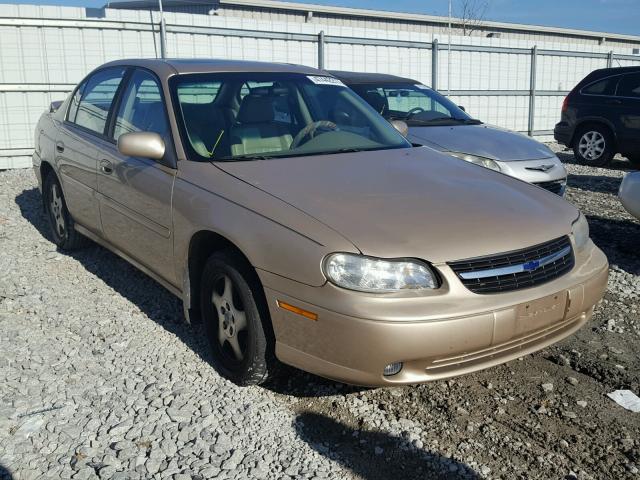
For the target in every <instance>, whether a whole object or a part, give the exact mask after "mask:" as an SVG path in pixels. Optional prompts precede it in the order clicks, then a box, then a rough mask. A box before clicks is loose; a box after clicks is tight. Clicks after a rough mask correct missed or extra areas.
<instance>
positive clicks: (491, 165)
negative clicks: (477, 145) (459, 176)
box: [449, 152, 500, 172]
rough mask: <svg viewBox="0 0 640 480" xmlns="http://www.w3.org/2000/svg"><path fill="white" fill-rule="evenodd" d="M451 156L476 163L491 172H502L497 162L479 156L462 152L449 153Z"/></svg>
mask: <svg viewBox="0 0 640 480" xmlns="http://www.w3.org/2000/svg"><path fill="white" fill-rule="evenodd" d="M449 155H453V156H454V157H456V158H459V159H460V160H464V161H466V162H471V163H475V164H476V165H480V166H481V167H485V168H490V169H491V170H495V171H496V172H499V171H500V165H498V164H497V162H495V161H493V160H491V159H490V158H485V157H478V156H477V155H469V154H468V153H460V152H449Z"/></svg>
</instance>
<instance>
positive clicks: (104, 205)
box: [98, 69, 176, 284]
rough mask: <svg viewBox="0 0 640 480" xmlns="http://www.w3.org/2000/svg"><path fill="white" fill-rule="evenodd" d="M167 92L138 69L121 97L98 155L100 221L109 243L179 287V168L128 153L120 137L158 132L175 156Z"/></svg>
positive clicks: (150, 75)
mask: <svg viewBox="0 0 640 480" xmlns="http://www.w3.org/2000/svg"><path fill="white" fill-rule="evenodd" d="M161 92H162V90H161V89H160V85H159V83H158V80H157V79H156V78H155V76H154V75H153V74H152V73H151V72H149V71H147V70H143V69H136V70H135V71H134V72H133V73H132V75H131V77H130V79H129V81H128V84H127V86H126V88H125V89H124V90H123V94H122V95H121V96H120V99H119V103H118V105H117V106H116V108H117V110H116V113H115V116H114V119H113V121H112V124H113V125H112V127H111V134H110V136H111V139H110V141H104V142H103V146H102V148H101V149H100V153H99V156H98V192H99V199H100V217H101V219H102V228H103V230H104V235H105V237H106V238H107V240H108V241H109V242H110V243H111V244H112V245H113V246H115V247H116V248H118V249H119V250H121V251H122V252H124V253H125V254H127V255H128V256H130V257H132V258H133V259H134V260H136V261H138V262H139V263H141V264H142V265H143V266H144V267H146V268H148V269H150V270H151V271H153V272H154V273H156V274H157V275H159V276H161V277H162V278H163V279H164V280H166V281H167V282H169V283H172V284H175V282H176V279H175V271H174V267H173V265H174V264H173V231H172V216H171V212H172V211H171V194H172V191H173V182H174V178H175V169H173V168H170V167H168V166H166V165H165V164H164V163H165V162H161V161H160V162H159V161H155V160H151V159H148V158H138V157H130V156H126V155H122V154H121V153H120V152H119V151H118V147H117V139H118V138H119V137H120V135H122V134H125V133H130V132H156V133H158V134H160V135H161V136H162V137H163V138H164V140H165V144H166V145H167V153H166V155H172V151H173V148H172V147H171V145H172V143H171V140H170V132H169V128H168V121H167V114H166V110H165V106H164V101H163V98H162V93H161Z"/></svg>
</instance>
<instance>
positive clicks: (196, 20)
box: [0, 5, 640, 169]
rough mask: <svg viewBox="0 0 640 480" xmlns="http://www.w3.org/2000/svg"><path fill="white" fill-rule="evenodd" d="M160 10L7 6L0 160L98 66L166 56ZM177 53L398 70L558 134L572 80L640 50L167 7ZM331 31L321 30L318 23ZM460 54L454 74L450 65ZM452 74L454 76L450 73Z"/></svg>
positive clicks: (498, 114)
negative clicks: (175, 10) (557, 124)
mask: <svg viewBox="0 0 640 480" xmlns="http://www.w3.org/2000/svg"><path fill="white" fill-rule="evenodd" d="M159 20H160V19H159V17H158V14H157V12H148V11H127V10H110V9H106V10H102V9H81V8H68V7H43V6H28V5H0V169H2V168H15V167H24V166H29V165H30V157H29V156H30V155H31V152H32V145H33V129H34V127H35V124H36V122H37V119H38V117H39V116H40V114H41V113H42V111H43V110H44V109H45V108H47V106H48V105H49V103H50V102H51V101H52V100H58V99H62V98H64V97H65V96H66V94H67V93H68V92H69V91H71V90H72V88H73V86H74V85H75V84H76V83H77V82H78V81H79V80H80V79H81V78H82V77H83V76H84V75H86V73H88V72H89V71H90V70H91V69H93V68H94V67H96V66H98V65H100V64H102V63H104V62H107V61H110V60H113V59H118V58H126V57H137V58H140V57H147V58H148V57H160V36H159V24H160V22H159ZM165 20H166V31H167V45H166V49H167V55H168V56H169V57H215V58H234V59H246V60H263V61H274V62H288V63H298V64H304V65H311V66H318V65H319V62H321V63H323V65H324V67H325V68H327V69H338V70H356V71H371V72H382V73H392V74H396V75H401V76H406V77H411V78H415V79H417V80H420V81H421V82H423V83H425V84H427V85H433V86H435V87H436V88H438V89H439V90H440V91H443V92H445V93H446V92H448V91H449V89H450V94H451V96H452V97H453V98H454V100H455V101H456V102H457V103H459V104H462V105H464V106H465V107H466V109H467V111H468V112H469V113H470V114H471V115H473V116H475V117H477V118H480V119H482V120H483V121H485V122H488V123H492V124H496V125H500V126H503V127H506V128H510V129H513V130H517V131H521V132H525V133H529V134H532V135H540V136H548V135H549V134H550V131H551V129H552V128H553V125H554V124H555V122H556V121H557V119H558V116H559V111H560V104H561V102H562V98H563V97H564V95H566V93H567V91H568V90H569V89H570V88H571V87H573V85H575V84H576V83H577V82H578V81H579V80H580V79H582V78H583V77H584V76H585V75H586V74H587V73H589V72H590V71H592V70H594V69H596V68H602V67H605V66H607V65H613V66H618V65H620V66H623V65H640V56H632V55H625V54H622V53H617V52H613V51H609V50H608V49H607V47H606V46H587V45H584V46H579V45H578V47H584V50H583V51H576V50H577V47H576V44H575V43H569V42H567V43H566V44H559V43H557V42H554V43H552V42H547V43H545V42H538V45H537V46H535V48H534V46H533V45H529V44H527V43H526V42H525V41H519V40H503V39H491V38H480V37H452V41H451V44H452V45H451V49H450V50H451V58H450V60H449V59H448V58H447V55H448V51H449V48H448V46H447V45H446V44H445V42H443V40H445V39H440V42H438V39H437V38H434V35H429V34H417V33H411V32H400V31H398V32H392V31H384V30H371V29H361V28H352V27H338V26H336V27H328V26H326V25H324V26H322V27H320V26H319V25H314V24H312V23H309V24H305V23H294V22H274V21H266V22H263V21H259V20H256V19H242V18H233V17H217V16H209V15H193V14H181V13H168V14H165ZM321 28H322V30H323V32H322V34H321V32H320V29H321ZM449 64H450V65H451V74H450V75H449V74H448V73H447V68H448V65H449ZM449 78H450V82H451V84H450V85H447V81H448V79H449Z"/></svg>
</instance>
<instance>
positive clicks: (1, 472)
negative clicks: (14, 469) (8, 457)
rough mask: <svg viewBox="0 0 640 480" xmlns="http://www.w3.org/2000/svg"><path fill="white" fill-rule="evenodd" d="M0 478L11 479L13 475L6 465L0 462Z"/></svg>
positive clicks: (0, 479)
mask: <svg viewBox="0 0 640 480" xmlns="http://www.w3.org/2000/svg"><path fill="white" fill-rule="evenodd" d="M0 480H13V475H11V472H10V471H9V469H8V468H7V467H5V466H4V465H2V464H1V463H0Z"/></svg>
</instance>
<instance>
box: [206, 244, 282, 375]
mask: <svg viewBox="0 0 640 480" xmlns="http://www.w3.org/2000/svg"><path fill="white" fill-rule="evenodd" d="M200 308H201V312H202V320H203V322H204V329H205V332H206V335H207V339H208V341H209V345H210V348H211V353H212V363H213V366H214V367H215V369H216V370H217V371H218V373H220V374H221V375H222V376H223V377H225V378H228V379H229V380H231V381H232V382H234V383H235V384H237V385H240V386H248V385H259V384H262V383H265V382H266V381H267V380H269V379H270V378H271V377H272V373H273V371H274V370H275V367H276V364H277V360H276V359H275V354H274V344H275V341H274V339H273V333H272V329H271V323H270V318H269V311H268V308H267V305H266V300H265V299H264V293H263V292H262V287H261V286H260V283H259V280H258V278H257V275H256V274H255V272H254V271H253V269H252V267H251V266H250V265H248V264H247V262H246V261H245V260H244V259H243V258H242V257H241V256H240V255H238V254H236V253H234V252H233V251H230V250H223V251H220V252H216V253H214V254H213V255H212V256H211V257H209V259H208V260H207V263H206V264H205V267H204V271H203V273H202V281H201V284H200Z"/></svg>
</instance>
